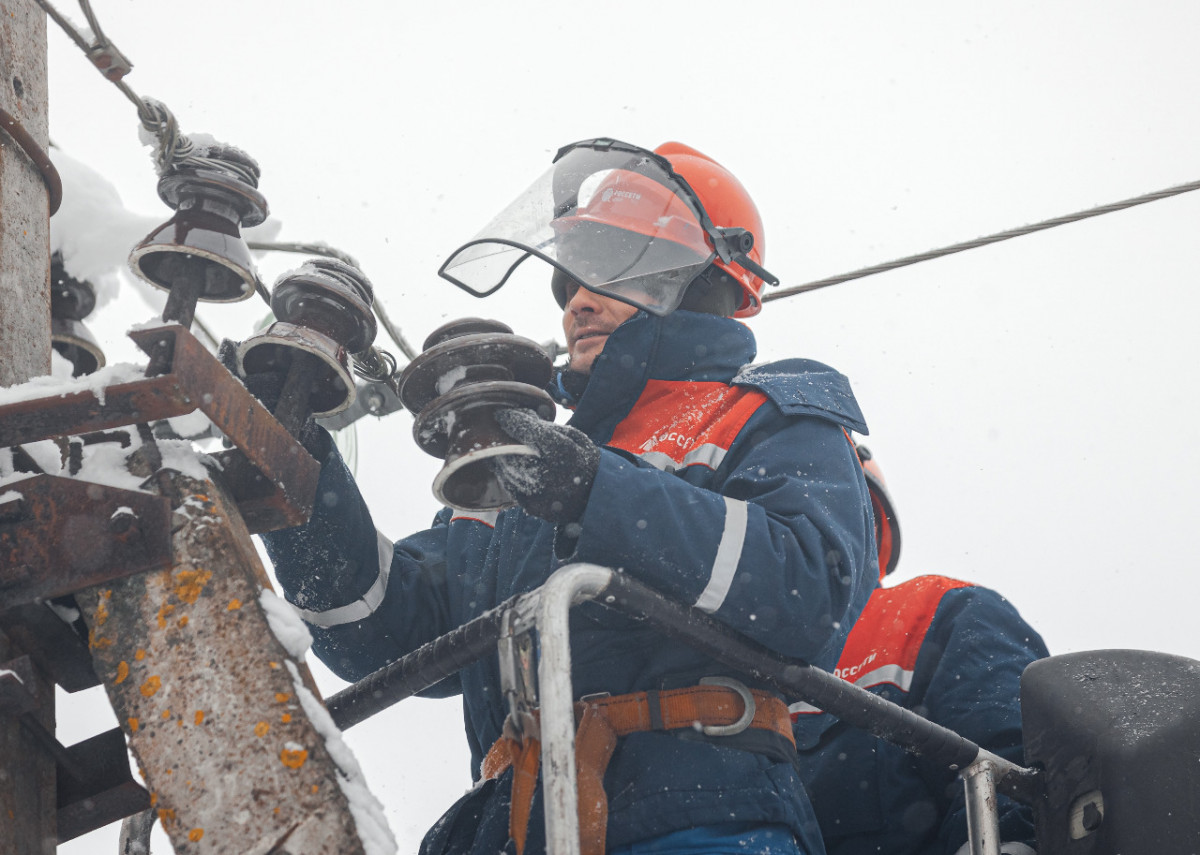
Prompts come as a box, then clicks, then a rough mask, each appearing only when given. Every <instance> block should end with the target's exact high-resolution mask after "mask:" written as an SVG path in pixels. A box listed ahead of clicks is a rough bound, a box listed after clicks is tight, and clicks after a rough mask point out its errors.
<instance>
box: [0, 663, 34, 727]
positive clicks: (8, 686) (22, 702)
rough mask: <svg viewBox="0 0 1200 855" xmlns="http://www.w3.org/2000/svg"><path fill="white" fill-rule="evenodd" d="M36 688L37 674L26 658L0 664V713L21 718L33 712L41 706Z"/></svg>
mask: <svg viewBox="0 0 1200 855" xmlns="http://www.w3.org/2000/svg"><path fill="white" fill-rule="evenodd" d="M36 687H37V674H36V673H35V672H34V670H33V661H32V660H31V659H30V658H29V657H28V656H18V657H17V658H16V659H11V660H9V661H8V662H0V713H6V714H8V715H13V716H22V715H25V714H26V713H31V712H34V711H35V710H36V709H37V708H38V707H39V706H41V702H40V701H39V699H38V697H37V694H36Z"/></svg>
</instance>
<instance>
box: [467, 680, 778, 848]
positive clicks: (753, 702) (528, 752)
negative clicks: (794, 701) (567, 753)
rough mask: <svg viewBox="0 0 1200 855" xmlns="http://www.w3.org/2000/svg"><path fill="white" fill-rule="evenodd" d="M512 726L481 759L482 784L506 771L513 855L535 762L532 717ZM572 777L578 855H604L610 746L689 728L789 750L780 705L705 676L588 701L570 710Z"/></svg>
mask: <svg viewBox="0 0 1200 855" xmlns="http://www.w3.org/2000/svg"><path fill="white" fill-rule="evenodd" d="M525 718H526V720H525V721H524V722H521V723H519V724H518V723H514V722H513V720H512V718H511V717H510V718H509V719H508V720H506V721H505V724H504V734H503V735H502V736H501V737H500V738H499V739H497V740H496V742H495V743H494V744H493V745H492V747H491V748H490V749H489V750H488V753H487V756H486V757H484V760H483V770H482V771H483V777H484V779H485V780H491V779H492V778H498V777H499V776H500V775H502V774H503V773H504V772H505V771H506V770H507V769H508V768H509V767H512V769H513V782H512V800H511V804H510V808H509V823H508V828H509V835H510V836H511V837H512V839H513V841H514V842H515V843H516V846H517V855H522V853H523V852H524V851H525V838H526V833H527V830H528V826H529V815H530V812H531V809H532V803H533V791H534V789H535V788H536V786H537V777H538V765H539V761H540V756H541V740H540V738H539V729H538V720H537V711H536V710H535V711H534V712H533V713H532V714H531V715H528V716H526V717H525ZM575 722H576V733H575V774H576V780H577V782H578V800H577V801H578V805H579V833H580V838H581V841H580V842H581V844H582V855H604V851H605V835H606V832H607V827H608V797H607V796H606V795H605V792H604V772H605V770H606V769H607V768H608V763H609V760H610V759H612V755H613V751H614V750H615V749H616V747H617V739H618V738H619V737H622V736H627V735H628V734H630V733H640V732H643V731H650V730H682V729H694V730H696V731H699V732H700V733H703V734H705V735H706V736H709V737H714V738H720V737H722V736H732V735H734V734H736V733H741V732H742V731H743V730H745V729H746V728H758V729H761V730H767V731H770V732H772V733H776V734H778V735H780V736H782V737H783V738H784V739H786V740H787V741H788V743H789V744H790V745H791V746H792V748H795V746H796V740H795V737H794V736H793V735H792V721H791V717H790V716H789V714H788V709H787V706H786V705H785V704H784V702H783V701H781V700H780V699H779V698H777V697H775V696H774V695H771V694H769V693H767V692H761V691H758V690H754V689H748V688H746V687H745V686H743V685H742V684H741V683H739V682H737V681H736V680H731V679H728V678H717V677H710V678H706V679H705V680H704V681H702V684H701V685H699V686H689V687H687V688H683V689H665V690H662V691H647V692H633V693H631V694H628V695H600V696H594V695H593V696H588V697H586V698H584V699H582V700H580V701H577V702H576V703H575Z"/></svg>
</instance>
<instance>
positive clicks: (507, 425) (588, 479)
mask: <svg viewBox="0 0 1200 855" xmlns="http://www.w3.org/2000/svg"><path fill="white" fill-rule="evenodd" d="M496 422H497V423H498V424H499V425H500V427H501V428H503V429H504V432H505V433H507V434H508V435H509V436H511V437H512V438H513V439H515V440H517V441H518V442H523V443H525V444H526V445H528V446H529V447H530V448H532V449H533V450H534V451H536V452H537V454H536V455H516V454H510V455H504V456H502V457H497V458H496V459H495V460H494V461H493V463H492V468H493V469H494V470H495V472H496V478H497V479H498V480H499V481H500V484H501V485H502V486H503V487H504V489H506V490H508V492H509V495H511V496H512V497H513V498H514V499H516V500H517V502H518V503H519V504H520V505H521V507H522V508H524V509H525V511H526V513H529V514H531V515H533V516H535V517H538V518H539V519H543V520H546V522H551V523H554V524H555V525H562V524H565V523H572V522H578V521H579V519H580V518H581V517H582V516H583V511H584V508H586V507H587V501H588V496H589V495H590V494H591V492H592V482H593V481H595V480H596V470H597V469H598V468H599V467H600V449H599V447H598V446H597V445H596V444H595V443H594V442H592V441H591V440H590V439H588V438H587V435H586V434H584V433H583V432H582V431H579V430H577V429H575V428H573V427H567V426H565V425H557V424H555V423H554V422H548V421H545V420H544V419H541V418H539V417H538V415H537V413H535V412H533V410H526V409H511V410H499V411H497V413H496Z"/></svg>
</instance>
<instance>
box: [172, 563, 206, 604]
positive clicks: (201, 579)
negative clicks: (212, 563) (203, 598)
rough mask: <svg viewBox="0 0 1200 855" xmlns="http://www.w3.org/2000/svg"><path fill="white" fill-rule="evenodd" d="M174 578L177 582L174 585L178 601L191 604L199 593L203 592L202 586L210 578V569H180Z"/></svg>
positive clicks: (198, 596)
mask: <svg viewBox="0 0 1200 855" xmlns="http://www.w3.org/2000/svg"><path fill="white" fill-rule="evenodd" d="M175 578H176V579H177V580H178V584H176V586H175V596H176V597H178V598H179V599H180V601H182V602H185V603H187V604H188V605H192V604H194V603H195V602H196V600H198V599H200V594H201V593H203V591H204V586H205V585H207V584H208V580H209V579H211V578H212V571H211V570H204V569H202V568H197V569H195V570H180V571H179V572H178V573H177V574H176V576H175Z"/></svg>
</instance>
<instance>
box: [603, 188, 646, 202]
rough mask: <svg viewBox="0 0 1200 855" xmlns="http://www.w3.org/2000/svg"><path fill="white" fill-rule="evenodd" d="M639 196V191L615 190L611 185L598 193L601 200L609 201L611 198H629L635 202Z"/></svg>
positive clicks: (638, 199)
mask: <svg viewBox="0 0 1200 855" xmlns="http://www.w3.org/2000/svg"><path fill="white" fill-rule="evenodd" d="M641 198H642V194H641V193H634V192H633V191H632V190H616V189H613V188H612V187H605V188H604V190H603V191H602V192H601V193H600V200H601V201H603V202H611V201H612V200H613V199H629V200H630V201H632V202H637V201H640V200H641Z"/></svg>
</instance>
